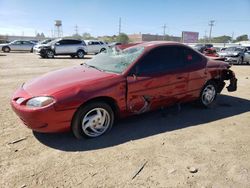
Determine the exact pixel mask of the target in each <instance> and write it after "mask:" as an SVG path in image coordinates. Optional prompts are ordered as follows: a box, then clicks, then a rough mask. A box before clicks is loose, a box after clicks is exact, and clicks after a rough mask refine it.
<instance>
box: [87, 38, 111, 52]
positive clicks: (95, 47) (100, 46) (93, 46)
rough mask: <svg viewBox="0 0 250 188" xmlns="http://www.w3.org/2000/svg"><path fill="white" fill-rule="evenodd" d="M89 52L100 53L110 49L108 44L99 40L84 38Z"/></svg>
mask: <svg viewBox="0 0 250 188" xmlns="http://www.w3.org/2000/svg"><path fill="white" fill-rule="evenodd" d="M84 42H85V44H86V46H87V53H88V54H98V53H100V52H103V51H105V50H107V49H108V45H107V44H106V43H105V42H103V41H99V40H84Z"/></svg>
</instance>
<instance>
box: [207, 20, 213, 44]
mask: <svg viewBox="0 0 250 188" xmlns="http://www.w3.org/2000/svg"><path fill="white" fill-rule="evenodd" d="M214 22H215V20H210V21H209V23H208V25H209V26H210V31H209V41H210V42H211V35H212V29H213V26H214Z"/></svg>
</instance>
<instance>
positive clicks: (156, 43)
mask: <svg viewBox="0 0 250 188" xmlns="http://www.w3.org/2000/svg"><path fill="white" fill-rule="evenodd" d="M172 45H174V46H187V45H184V44H182V43H180V42H174V41H150V42H142V43H140V44H136V45H135V46H132V47H139V46H142V47H144V48H147V49H151V48H155V47H159V46H172ZM132 47H131V48H132Z"/></svg>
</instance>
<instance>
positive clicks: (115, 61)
mask: <svg viewBox="0 0 250 188" xmlns="http://www.w3.org/2000/svg"><path fill="white" fill-rule="evenodd" d="M143 50H144V47H133V48H128V49H125V50H117V49H116V48H112V49H109V50H107V51H106V52H104V53H100V54H98V55H97V56H95V57H94V58H93V59H91V60H89V61H87V62H86V65H87V66H90V67H93V68H96V69H98V70H102V71H107V72H114V73H122V72H123V71H124V70H125V69H126V68H127V67H128V66H129V65H130V64H131V63H132V62H134V61H135V60H136V59H137V58H138V57H139V55H141V54H142V52H143Z"/></svg>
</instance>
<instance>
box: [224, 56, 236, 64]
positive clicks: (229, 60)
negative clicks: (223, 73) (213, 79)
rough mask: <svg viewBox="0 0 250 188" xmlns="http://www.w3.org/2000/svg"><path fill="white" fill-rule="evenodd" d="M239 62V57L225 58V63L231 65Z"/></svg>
mask: <svg viewBox="0 0 250 188" xmlns="http://www.w3.org/2000/svg"><path fill="white" fill-rule="evenodd" d="M238 60H239V57H225V61H226V62H229V63H235V62H237V61H238Z"/></svg>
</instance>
